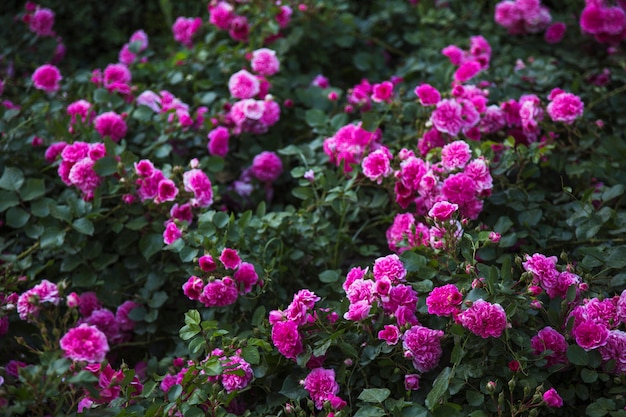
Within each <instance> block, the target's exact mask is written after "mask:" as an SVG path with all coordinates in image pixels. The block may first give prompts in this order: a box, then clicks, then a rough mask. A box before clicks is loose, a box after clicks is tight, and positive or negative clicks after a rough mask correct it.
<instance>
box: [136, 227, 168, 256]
mask: <svg viewBox="0 0 626 417" xmlns="http://www.w3.org/2000/svg"><path fill="white" fill-rule="evenodd" d="M162 248H163V236H162V235H159V234H157V233H151V234H147V235H143V236H142V237H141V239H139V250H140V251H141V254H142V255H143V257H144V258H146V260H148V259H150V258H151V257H152V255H154V254H155V253H157V252H158V251H160V250H161V249H162Z"/></svg>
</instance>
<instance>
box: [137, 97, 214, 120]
mask: <svg viewBox="0 0 626 417" xmlns="http://www.w3.org/2000/svg"><path fill="white" fill-rule="evenodd" d="M137 105H143V106H146V107H149V108H150V109H152V111H154V112H155V113H159V114H167V122H168V123H173V122H174V121H176V122H177V124H178V126H180V127H182V128H183V129H187V128H190V127H194V128H197V127H199V126H201V125H202V123H203V122H204V117H203V115H204V113H206V111H207V109H206V107H202V106H201V107H198V109H197V111H196V120H194V118H193V117H192V116H191V113H190V111H189V105H188V104H186V103H184V102H183V101H181V100H180V99H178V98H177V97H176V96H174V95H173V94H172V93H170V92H169V91H167V90H162V91H160V92H159V93H158V94H157V93H155V92H154V91H151V90H146V91H144V92H142V93H141V94H139V96H137Z"/></svg>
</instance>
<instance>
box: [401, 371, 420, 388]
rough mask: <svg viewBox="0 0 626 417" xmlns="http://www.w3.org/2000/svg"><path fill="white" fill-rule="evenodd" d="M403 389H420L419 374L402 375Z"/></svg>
mask: <svg viewBox="0 0 626 417" xmlns="http://www.w3.org/2000/svg"><path fill="white" fill-rule="evenodd" d="M404 389H405V390H407V391H417V390H418V389H420V375H419V374H407V375H405V376H404Z"/></svg>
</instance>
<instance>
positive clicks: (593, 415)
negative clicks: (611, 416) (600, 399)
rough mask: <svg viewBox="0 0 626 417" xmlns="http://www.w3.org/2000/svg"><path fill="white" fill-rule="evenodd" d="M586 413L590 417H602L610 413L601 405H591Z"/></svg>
mask: <svg viewBox="0 0 626 417" xmlns="http://www.w3.org/2000/svg"><path fill="white" fill-rule="evenodd" d="M585 413H586V414H587V416H589V417H602V416H605V415H607V414H608V413H609V411H608V410H607V409H605V408H604V407H603V406H602V405H601V404H598V403H591V404H589V405H588V406H587V409H586V410H585Z"/></svg>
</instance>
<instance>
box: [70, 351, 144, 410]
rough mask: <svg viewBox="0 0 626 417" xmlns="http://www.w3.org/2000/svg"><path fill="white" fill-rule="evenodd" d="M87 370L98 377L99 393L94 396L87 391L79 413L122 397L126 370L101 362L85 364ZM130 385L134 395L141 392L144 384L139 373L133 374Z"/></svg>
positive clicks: (79, 404)
mask: <svg viewBox="0 0 626 417" xmlns="http://www.w3.org/2000/svg"><path fill="white" fill-rule="evenodd" d="M85 370H87V371H89V372H90V373H91V374H92V375H93V376H95V377H96V378H97V379H98V383H97V387H98V394H99V395H98V396H97V397H93V396H91V395H90V394H89V393H85V395H84V396H83V397H82V398H81V400H80V401H79V403H78V412H79V413H83V412H84V411H85V410H87V409H90V408H94V407H96V406H98V405H101V404H108V403H110V402H111V401H113V400H115V399H117V398H119V397H120V395H121V394H122V382H123V381H124V372H123V371H122V370H115V369H113V368H112V367H111V365H110V364H106V366H103V365H102V364H101V363H90V364H89V365H87V366H85ZM138 370H140V369H138ZM129 387H130V389H131V390H132V394H131V396H132V397H136V396H138V395H140V394H141V392H142V391H143V384H142V383H141V381H140V380H139V377H138V375H135V376H133V379H132V380H131V381H130V382H129Z"/></svg>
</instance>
